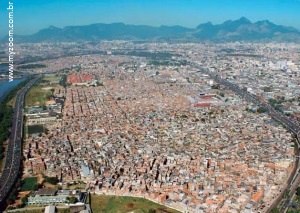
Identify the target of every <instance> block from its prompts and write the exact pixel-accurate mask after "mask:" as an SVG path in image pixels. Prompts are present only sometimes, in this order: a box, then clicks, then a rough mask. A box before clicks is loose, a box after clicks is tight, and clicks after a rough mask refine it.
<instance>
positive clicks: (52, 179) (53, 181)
mask: <svg viewBox="0 0 300 213" xmlns="http://www.w3.org/2000/svg"><path fill="white" fill-rule="evenodd" d="M44 181H45V182H47V183H50V184H52V185H56V184H57V183H58V182H59V180H58V178H56V177H45V179H44Z"/></svg>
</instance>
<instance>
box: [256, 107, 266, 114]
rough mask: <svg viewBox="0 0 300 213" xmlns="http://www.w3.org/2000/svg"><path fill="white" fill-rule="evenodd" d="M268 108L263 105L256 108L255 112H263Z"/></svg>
mask: <svg viewBox="0 0 300 213" xmlns="http://www.w3.org/2000/svg"><path fill="white" fill-rule="evenodd" d="M267 111H268V110H267V109H266V108H265V107H259V108H258V109H257V112H258V113H265V112H267Z"/></svg>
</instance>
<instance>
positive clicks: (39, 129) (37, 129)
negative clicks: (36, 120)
mask: <svg viewBox="0 0 300 213" xmlns="http://www.w3.org/2000/svg"><path fill="white" fill-rule="evenodd" d="M27 128H28V134H29V135H31V134H37V133H44V132H45V129H44V126H43V125H32V126H28V127H27Z"/></svg>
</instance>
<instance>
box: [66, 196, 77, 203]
mask: <svg viewBox="0 0 300 213" xmlns="http://www.w3.org/2000/svg"><path fill="white" fill-rule="evenodd" d="M66 199H67V201H68V202H69V203H72V204H74V203H77V202H78V199H77V198H76V197H67V198H66Z"/></svg>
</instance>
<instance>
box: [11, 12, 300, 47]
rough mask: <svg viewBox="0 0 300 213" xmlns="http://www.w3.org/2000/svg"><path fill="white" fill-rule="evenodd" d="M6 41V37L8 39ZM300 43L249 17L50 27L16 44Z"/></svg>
mask: <svg viewBox="0 0 300 213" xmlns="http://www.w3.org/2000/svg"><path fill="white" fill-rule="evenodd" d="M5 39H6V38H5ZM116 39H118V40H145V41H149V40H151V41H216V42H220V41H287V42H289V41H300V31H299V30H297V29H295V28H293V27H287V26H282V25H276V24H273V23H272V22H270V21H268V20H264V21H258V22H255V23H252V22H251V21H249V20H248V19H247V18H245V17H242V18H240V19H238V20H234V21H232V20H228V21H225V22H224V23H222V24H217V25H214V24H212V23H211V22H208V23H204V24H200V25H198V26H197V27H196V28H186V27H182V26H160V27H153V26H147V25H127V24H123V23H113V24H102V23H99V24H91V25H85V26H67V27H64V28H58V27H54V26H50V27H48V28H46V29H42V30H40V31H39V32H37V33H35V34H32V35H26V36H25V35H14V40H15V41H16V42H43V41H52V42H55V41H95V40H116Z"/></svg>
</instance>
